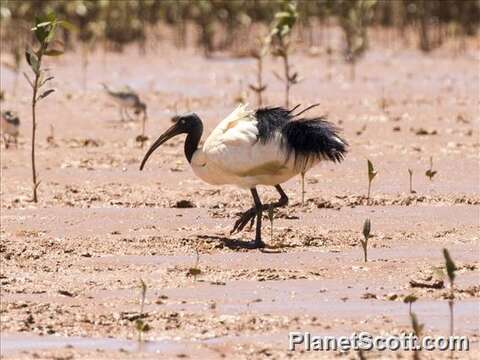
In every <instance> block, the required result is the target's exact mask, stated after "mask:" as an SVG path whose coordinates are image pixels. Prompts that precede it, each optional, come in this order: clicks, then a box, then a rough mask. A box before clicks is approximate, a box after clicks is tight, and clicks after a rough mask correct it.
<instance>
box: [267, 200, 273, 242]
mask: <svg viewBox="0 0 480 360" xmlns="http://www.w3.org/2000/svg"><path fill="white" fill-rule="evenodd" d="M273 215H274V214H273V205H272V204H270V206H269V207H268V219H269V220H270V243H273Z"/></svg>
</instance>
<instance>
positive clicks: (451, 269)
mask: <svg viewBox="0 0 480 360" xmlns="http://www.w3.org/2000/svg"><path fill="white" fill-rule="evenodd" d="M443 257H444V258H445V267H446V268H447V275H448V278H449V279H450V283H451V284H453V280H455V270H456V269H457V267H456V266H455V263H454V262H453V260H452V258H451V257H450V253H449V252H448V250H447V249H445V248H444V249H443Z"/></svg>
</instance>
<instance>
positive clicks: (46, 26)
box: [24, 13, 66, 202]
mask: <svg viewBox="0 0 480 360" xmlns="http://www.w3.org/2000/svg"><path fill="white" fill-rule="evenodd" d="M65 24H66V23H65V22H64V21H59V20H57V18H56V16H55V14H54V13H50V14H48V15H45V16H39V17H36V18H35V26H34V27H33V28H32V31H33V33H34V34H35V38H36V39H37V42H38V50H36V51H35V50H33V49H32V48H30V47H27V49H26V50H25V58H26V60H27V63H28V65H29V66H30V69H31V70H32V72H33V74H34V79H33V81H32V80H31V79H30V78H29V77H28V75H27V74H26V73H24V75H25V78H26V79H27V81H28V83H29V84H30V86H31V87H32V90H33V93H32V149H31V161H32V180H33V201H34V202H38V196H37V189H38V186H39V185H40V182H39V181H38V180H37V170H36V167H35V138H36V130H37V118H36V115H37V114H36V110H37V103H38V102H39V101H40V100H42V99H44V98H46V97H47V96H48V95H50V94H51V93H53V92H54V91H55V90H54V89H48V90H45V91H43V92H41V93H40V89H41V88H42V87H43V86H44V85H45V84H46V83H47V82H48V81H50V80H52V79H53V76H47V74H46V73H47V72H46V70H45V69H43V68H42V60H43V57H44V56H58V55H61V54H63V51H62V50H60V49H58V48H54V45H55V44H57V43H60V42H58V41H54V40H53V38H54V36H55V30H56V29H57V27H58V26H59V25H65ZM60 44H61V43H60ZM62 46H63V44H62Z"/></svg>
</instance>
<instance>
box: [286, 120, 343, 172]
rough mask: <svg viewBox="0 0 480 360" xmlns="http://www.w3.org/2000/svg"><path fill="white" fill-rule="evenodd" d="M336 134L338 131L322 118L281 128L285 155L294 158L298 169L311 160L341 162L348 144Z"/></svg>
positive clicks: (291, 122)
mask: <svg viewBox="0 0 480 360" xmlns="http://www.w3.org/2000/svg"><path fill="white" fill-rule="evenodd" d="M338 133H339V129H338V128H337V127H336V126H335V125H333V124H332V123H330V122H328V121H326V120H325V118H324V117H318V118H310V119H299V120H296V121H290V122H288V123H287V124H285V126H284V127H283V128H282V135H283V139H284V146H285V149H286V151H287V154H288V156H291V155H292V154H293V155H294V156H295V166H298V167H299V168H304V167H305V166H306V165H307V164H308V162H309V161H310V160H313V159H316V160H330V161H333V162H340V161H342V160H343V158H344V157H345V154H346V153H347V147H348V143H347V142H346V141H345V140H344V139H342V138H341V137H340V135H339V134H338Z"/></svg>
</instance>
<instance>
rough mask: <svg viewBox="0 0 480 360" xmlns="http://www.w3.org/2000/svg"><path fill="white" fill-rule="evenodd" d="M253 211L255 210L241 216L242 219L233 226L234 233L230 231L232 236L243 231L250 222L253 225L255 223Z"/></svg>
mask: <svg viewBox="0 0 480 360" xmlns="http://www.w3.org/2000/svg"><path fill="white" fill-rule="evenodd" d="M253 210H254V209H250V210H248V211H246V212H244V213H243V214H242V215H240V218H239V219H237V221H236V222H235V225H234V226H233V229H232V231H230V234H233V233H235V232H240V231H242V230H243V228H244V227H245V226H246V225H247V224H248V222H249V221H251V222H252V225H253V221H254V219H255V211H253Z"/></svg>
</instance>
